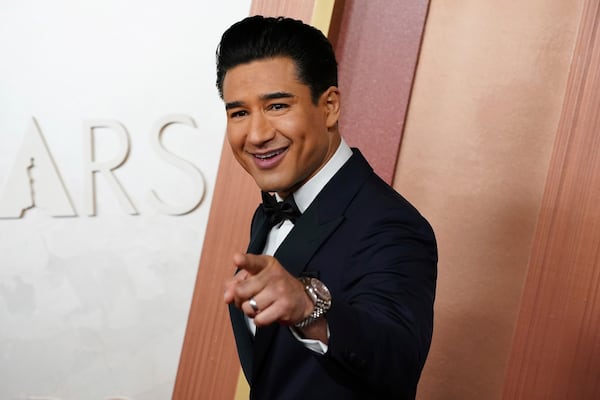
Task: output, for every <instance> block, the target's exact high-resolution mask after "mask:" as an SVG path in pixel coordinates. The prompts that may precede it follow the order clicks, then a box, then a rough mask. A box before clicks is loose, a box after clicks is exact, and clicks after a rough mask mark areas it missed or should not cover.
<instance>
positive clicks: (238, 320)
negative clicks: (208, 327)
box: [229, 209, 269, 383]
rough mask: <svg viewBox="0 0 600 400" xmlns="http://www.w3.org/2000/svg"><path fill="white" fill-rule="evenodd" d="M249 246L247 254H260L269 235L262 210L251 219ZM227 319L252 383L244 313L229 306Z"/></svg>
mask: <svg viewBox="0 0 600 400" xmlns="http://www.w3.org/2000/svg"><path fill="white" fill-rule="evenodd" d="M251 231H252V232H251V235H250V236H251V237H250V244H249V245H248V250H247V252H248V253H252V254H261V253H262V250H263V248H264V247H265V241H266V240H267V236H268V234H269V225H268V224H267V220H266V218H265V217H264V214H263V213H262V210H260V209H259V210H257V212H256V213H255V215H254V217H253V219H252V228H251ZM229 317H230V318H231V326H232V328H233V333H234V337H235V343H236V345H237V349H238V355H239V357H240V364H241V365H242V369H243V370H244V375H246V380H247V381H248V382H249V383H252V364H253V360H254V338H253V337H252V335H251V334H250V331H249V330H248V325H247V324H246V318H245V317H244V313H243V312H242V311H241V310H239V309H238V308H236V307H235V306H233V305H231V304H230V305H229Z"/></svg>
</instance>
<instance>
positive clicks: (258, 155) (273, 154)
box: [254, 150, 283, 160]
mask: <svg viewBox="0 0 600 400" xmlns="http://www.w3.org/2000/svg"><path fill="white" fill-rule="evenodd" d="M281 153H283V150H278V151H276V152H274V153H269V154H255V155H254V157H256V158H258V159H259V160H266V159H268V158H273V157H275V156H278V155H279V154H281Z"/></svg>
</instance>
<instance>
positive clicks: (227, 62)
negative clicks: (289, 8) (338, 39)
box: [217, 15, 338, 104]
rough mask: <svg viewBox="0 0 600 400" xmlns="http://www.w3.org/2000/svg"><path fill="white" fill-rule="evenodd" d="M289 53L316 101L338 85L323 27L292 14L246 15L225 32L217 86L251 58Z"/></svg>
mask: <svg viewBox="0 0 600 400" xmlns="http://www.w3.org/2000/svg"><path fill="white" fill-rule="evenodd" d="M274 57H289V58H291V59H292V60H293V61H294V63H295V64H296V70H297V73H298V79H299V80H300V81H301V82H302V83H304V84H306V85H307V86H308V87H309V88H310V94H311V98H312V101H313V103H314V104H316V103H317V102H318V99H319V96H321V94H322V93H323V92H324V91H325V90H327V89H328V88H329V87H330V86H337V85H338V81H337V61H336V60H335V53H334V51H333V47H332V46H331V43H330V42H329V40H327V38H326V37H325V35H323V33H321V31H320V30H318V29H316V28H313V27H312V26H310V25H307V24H305V23H303V22H302V21H298V20H295V19H291V18H284V17H278V18H273V17H263V16H260V15H257V16H253V17H248V18H245V19H243V20H241V21H239V22H237V23H235V24H233V25H232V26H231V27H230V28H229V29H227V30H226V31H225V33H223V36H222V37H221V42H220V43H219V47H218V48H217V88H218V89H219V95H220V96H221V98H223V80H224V79H225V74H226V73H227V71H228V70H230V69H231V68H234V67H236V66H238V65H240V64H246V63H249V62H251V61H257V60H263V59H268V58H274Z"/></svg>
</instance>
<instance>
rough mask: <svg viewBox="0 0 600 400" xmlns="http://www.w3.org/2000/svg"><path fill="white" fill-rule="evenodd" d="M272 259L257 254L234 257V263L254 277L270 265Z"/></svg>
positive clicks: (236, 255)
mask: <svg viewBox="0 0 600 400" xmlns="http://www.w3.org/2000/svg"><path fill="white" fill-rule="evenodd" d="M270 259H271V258H270V257H269V256H265V255H262V254H261V255H256V254H241V253H236V254H234V255H233V263H234V264H235V265H236V266H237V267H238V268H241V269H243V270H245V271H247V272H248V273H250V274H252V275H256V274H259V273H260V272H261V271H262V270H263V269H265V268H266V267H267V266H268V265H269V263H270Z"/></svg>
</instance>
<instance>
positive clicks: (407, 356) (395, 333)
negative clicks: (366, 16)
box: [217, 16, 437, 400]
mask: <svg viewBox="0 0 600 400" xmlns="http://www.w3.org/2000/svg"><path fill="white" fill-rule="evenodd" d="M337 85H338V83H337V63H336V60H335V55H334V52H333V49H332V46H331V44H330V43H329V41H328V40H327V39H326V38H325V36H323V34H322V33H321V32H320V31H318V30H317V29H315V28H312V27H310V26H308V25H305V24H303V23H302V22H300V21H295V20H291V19H287V18H264V17H261V16H255V17H249V18H246V19H244V20H242V21H240V22H238V23H236V24H234V25H233V26H232V27H230V28H229V29H228V30H227V31H226V32H225V33H224V34H223V37H222V39H221V42H220V45H219V48H218V51H217V87H218V89H219V93H220V95H221V97H222V98H223V100H224V102H225V109H226V112H227V138H228V140H229V143H230V145H231V149H232V151H233V154H234V155H235V158H236V159H237V161H238V162H239V163H240V165H241V166H242V167H243V168H244V169H245V170H246V171H247V172H248V173H249V174H250V175H251V176H252V177H253V178H254V180H255V181H256V184H257V185H258V187H259V188H260V189H261V191H262V192H263V205H261V206H259V207H258V209H257V210H256V212H255V214H254V217H253V219H252V226H251V239H250V246H249V248H248V253H247V254H235V255H233V263H234V265H235V267H236V269H237V273H236V274H235V275H234V276H233V277H232V278H231V279H230V280H229V281H228V282H226V284H225V295H224V298H225V301H226V302H227V303H229V304H230V313H231V319H232V325H233V329H234V334H235V339H236V344H237V347H238V354H239V357H240V361H241V364H242V368H243V370H244V373H245V375H246V378H247V379H248V382H249V384H250V388H251V391H250V397H251V398H252V399H267V400H273V399H285V400H289V399H361V400H363V399H385V400H389V399H412V398H414V397H415V393H416V387H417V382H418V380H419V376H420V373H421V370H422V368H423V364H424V362H425V359H426V356H427V352H428V350H429V345H430V341H431V334H432V324H433V301H434V295H435V281H436V264H437V250H436V243H435V239H434V235H433V232H432V230H431V227H430V226H429V224H428V223H427V221H426V220H425V219H424V218H423V217H422V216H421V215H420V214H419V213H418V211H417V210H416V209H415V208H413V207H412V206H411V205H410V204H409V203H408V202H407V201H406V200H405V199H404V198H403V197H402V196H400V195H399V194H398V193H397V192H395V191H394V190H393V189H392V188H391V187H390V186H389V185H387V184H386V183H385V182H383V181H382V180H381V179H380V178H379V177H378V176H377V175H375V174H374V172H373V171H372V169H371V167H370V166H369V164H368V163H367V161H366V160H365V159H364V158H363V157H362V155H361V153H360V152H359V151H358V150H357V149H350V148H349V147H348V145H347V144H346V143H345V142H344V141H343V139H342V138H341V136H340V132H339V131H338V119H339V116H340V92H339V89H338V87H337ZM267 193H274V194H275V195H276V199H277V200H280V201H282V200H284V201H283V202H280V204H279V205H278V204H274V202H275V199H274V198H271V197H270V196H268V194H267ZM282 203H283V208H282V209H278V208H277V207H278V206H280V205H282ZM296 206H297V208H298V209H299V210H296ZM278 217H281V218H278ZM282 219H283V220H282Z"/></svg>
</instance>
